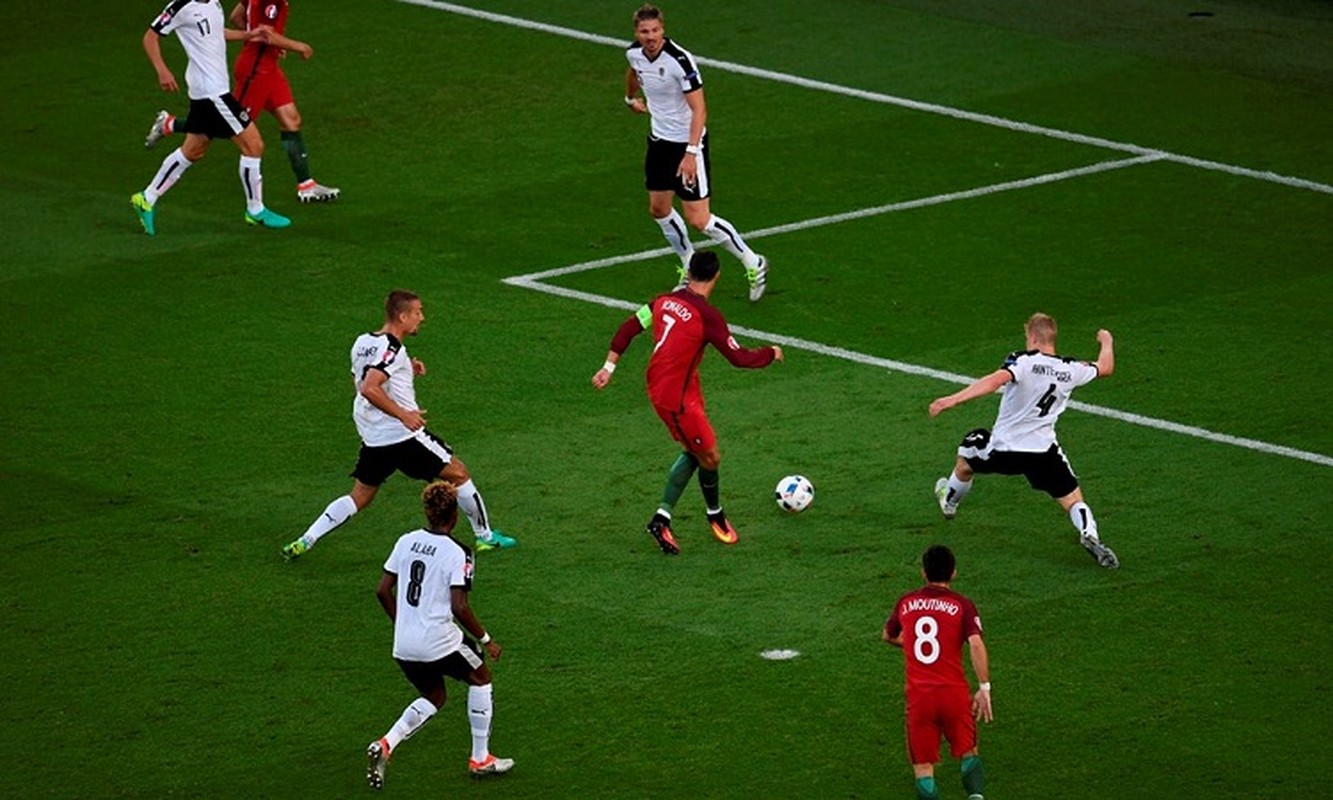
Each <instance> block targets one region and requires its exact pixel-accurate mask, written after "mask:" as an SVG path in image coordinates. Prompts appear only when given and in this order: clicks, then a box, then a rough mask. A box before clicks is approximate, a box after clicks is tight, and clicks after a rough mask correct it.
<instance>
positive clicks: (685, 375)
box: [611, 289, 775, 408]
mask: <svg viewBox="0 0 1333 800" xmlns="http://www.w3.org/2000/svg"><path fill="white" fill-rule="evenodd" d="M650 327H651V328H652V331H653V355H652V357H651V358H650V359H649V361H648V397H649V398H650V399H651V400H652V403H653V405H655V406H658V407H660V408H681V407H683V406H684V405H685V400H686V399H687V398H690V399H696V398H700V397H701V396H702V390H701V389H700V387H699V362H700V361H701V360H703V357H704V348H705V347H706V346H707V345H710V344H711V345H712V346H713V347H714V348H716V349H717V351H718V352H719V353H721V354H722V355H723V356H724V357H726V359H727V360H728V361H730V362H731V363H732V364H733V365H735V366H737V367H743V368H747V369H758V368H760V367H766V366H768V365H769V364H771V363H773V358H774V356H775V354H774V352H773V348H771V347H741V346H740V345H739V344H737V343H736V340H735V339H734V338H732V335H731V329H730V328H728V327H727V321H726V320H725V319H723V317H722V312H721V311H718V310H717V309H716V308H714V307H713V306H712V305H711V304H709V302H708V301H707V300H705V299H704V298H703V297H701V296H699V295H697V294H695V293H694V292H692V291H690V290H689V289H677V290H676V291H674V292H671V293H670V294H664V295H660V296H658V297H657V298H656V299H654V300H653V301H652V302H651V303H649V304H648V305H646V306H643V307H642V308H640V309H639V310H638V312H637V313H635V315H634V316H632V317H630V318H629V319H627V320H625V322H624V324H622V325H621V326H620V330H618V331H616V335H615V337H614V338H612V340H611V349H612V350H613V351H615V352H617V353H624V352H625V349H626V348H628V347H629V345H630V342H631V340H633V338H634V337H635V336H637V335H639V334H640V333H642V332H643V331H645V330H647V329H648V328H650Z"/></svg>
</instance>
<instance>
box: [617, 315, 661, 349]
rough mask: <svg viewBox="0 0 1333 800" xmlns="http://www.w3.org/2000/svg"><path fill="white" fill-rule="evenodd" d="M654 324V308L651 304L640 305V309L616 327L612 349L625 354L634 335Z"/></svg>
mask: <svg viewBox="0 0 1333 800" xmlns="http://www.w3.org/2000/svg"><path fill="white" fill-rule="evenodd" d="M652 324H653V309H652V308H651V307H650V306H640V307H639V310H638V311H635V312H634V313H633V314H631V315H630V317H629V319H627V320H625V321H624V322H622V323H620V327H619V328H618V329H616V335H615V336H612V337H611V351H612V352H614V353H616V354H617V355H623V354H624V352H625V351H626V350H628V349H629V346H630V343H631V342H633V341H634V337H635V336H638V335H639V334H641V333H643V332H644V331H645V330H647V329H648V327H649V326H651V325H652Z"/></svg>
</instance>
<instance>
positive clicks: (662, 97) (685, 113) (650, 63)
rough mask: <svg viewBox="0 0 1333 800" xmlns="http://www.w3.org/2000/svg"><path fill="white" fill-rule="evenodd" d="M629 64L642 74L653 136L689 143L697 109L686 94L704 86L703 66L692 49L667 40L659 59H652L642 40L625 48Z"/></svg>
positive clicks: (637, 72)
mask: <svg viewBox="0 0 1333 800" xmlns="http://www.w3.org/2000/svg"><path fill="white" fill-rule="evenodd" d="M625 57H626V58H627V59H629V65H630V67H631V68H632V69H633V70H634V72H635V73H636V74H638V76H639V85H640V86H642V87H643V96H644V98H645V99H646V100H647V101H648V113H649V114H651V115H652V132H653V137H654V138H657V139H665V140H666V141H668V142H689V140H690V120H692V119H693V118H694V112H692V111H690V106H689V104H688V103H686V102H685V95H687V94H689V93H690V92H693V91H697V90H699V89H700V88H702V87H703V85H704V79H703V76H701V75H700V74H699V65H698V64H696V63H695V61H694V55H693V54H691V53H690V51H688V50H686V49H685V48H683V47H681V46H680V45H678V44H676V43H675V42H673V41H671V40H670V39H666V40H665V41H664V43H663V44H662V49H661V51H659V52H658V54H657V58H652V59H650V58H648V56H646V55H644V53H643V46H642V45H640V44H639V43H638V42H635V43H633V44H631V45H630V46H629V47H628V48H626V50H625Z"/></svg>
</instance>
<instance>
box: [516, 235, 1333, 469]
mask: <svg viewBox="0 0 1333 800" xmlns="http://www.w3.org/2000/svg"><path fill="white" fill-rule="evenodd" d="M670 252H671V251H670V250H669V249H668V248H662V249H660V250H650V251H645V252H643V253H635V254H633V255H632V256H628V257H622V258H619V259H604V260H603V262H608V263H603V262H588V264H597V265H598V266H610V265H611V264H612V263H615V264H623V263H626V262H628V261H638V260H643V259H645V258H652V257H656V256H662V255H667V254H668V253H670ZM578 266H580V267H582V268H584V269H594V268H596V267H592V266H588V265H586V264H585V265H578ZM575 271H578V270H575ZM504 282H505V283H507V284H509V285H511V286H519V287H522V288H525V289H533V290H536V291H539V292H545V293H546V294H552V295H555V296H556V297H564V298H567V299H570V300H579V301H582V302H585V303H595V304H598V305H603V306H607V307H609V308H619V309H623V310H625V311H633V310H635V309H637V308H638V307H639V306H641V305H642V303H632V302H630V301H628V300H619V299H616V298H614V297H606V296H603V295H599V294H592V293H590V292H580V291H576V290H574V289H566V288H564V287H562V286H551V285H550V284H546V283H542V282H540V281H539V280H537V279H535V278H534V277H533V276H531V275H516V276H514V277H512V278H506V279H505V281H504ZM731 330H732V333H737V334H740V335H742V336H747V337H750V338H751V339H755V340H757V341H761V342H765V343H770V344H780V345H782V346H783V347H785V348H789V349H795V350H805V351H808V352H811V353H817V354H819V355H822V356H828V357H830V358H841V359H844V360H846V361H851V362H853V363H856V364H862V365H865V366H869V367H878V368H880V369H885V370H889V371H891V372H902V373H905V374H907V375H917V376H920V377H923V378H935V379H937V380H942V381H947V382H949V383H956V384H961V385H964V386H966V385H968V384H970V383H972V381H973V380H975V378H969V377H968V376H966V375H959V374H957V373H953V372H945V371H944V370H938V369H933V368H931V367H923V366H921V365H919V364H909V363H907V362H905V361H894V360H893V359H890V358H880V357H878V356H871V355H866V354H865V353H858V352H856V351H854V350H848V349H846V348H843V347H834V346H833V345H827V344H822V343H820V342H812V341H810V340H808V339H798V338H797V337H795V336H787V335H784V334H781V333H769V332H768V331H761V330H758V329H756V328H747V327H742V326H732V328H731ZM1069 407H1070V408H1075V409H1078V410H1079V411H1085V412H1087V413H1089V414H1096V415H1097V416H1101V417H1109V418H1111V419H1115V420H1119V421H1121V422H1128V423H1130V424H1132V425H1140V426H1142V427H1145V428H1154V429H1156V430H1161V431H1168V432H1170V433H1176V434H1181V435H1183V436H1192V437H1194V438H1196V439H1204V440H1207V441H1210V442H1216V443H1219V444H1229V445H1233V446H1235V447H1243V448H1245V449H1247V450H1255V451H1258V452H1260V453H1269V454H1272V455H1278V456H1285V457H1287V458H1295V459H1299V460H1301V461H1309V462H1311V463H1314V464H1320V465H1323V466H1325V467H1333V458H1330V457H1329V456H1326V455H1322V454H1320V453H1310V452H1306V451H1304V450H1297V449H1295V448H1292V447H1284V446H1282V445H1276V444H1269V443H1268V442H1261V441H1258V440H1256V439H1245V438H1242V437H1239V436H1232V435H1230V434H1226V433H1216V432H1214V431H1210V430H1206V429H1204V428H1198V427H1195V426H1193V425H1181V424H1180V423H1178V422H1171V421H1169V420H1164V419H1155V418H1153V417H1145V416H1143V415H1141V414H1133V413H1130V412H1128V411H1119V410H1116V409H1114V408H1105V407H1103V406H1095V405H1091V404H1088V403H1080V402H1078V401H1071V402H1070V403H1069Z"/></svg>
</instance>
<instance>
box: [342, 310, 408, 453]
mask: <svg viewBox="0 0 1333 800" xmlns="http://www.w3.org/2000/svg"><path fill="white" fill-rule="evenodd" d="M351 355H352V380H353V381H355V382H356V398H355V399H354V400H353V401H352V419H353V421H355V422H356V430H357V433H359V434H361V441H362V442H365V443H366V444H367V445H370V446H371V447H383V446H385V445H390V444H397V443H398V442H403V441H407V440H408V439H410V438H412V431H410V430H409V429H408V427H407V426H406V425H404V424H403V423H401V422H399V421H398V418H397V417H394V416H392V415H390V414H386V413H385V412H383V411H381V410H380V409H379V408H377V407H376V406H375V404H374V403H372V402H370V401H369V400H367V399H366V398H364V397H362V396H361V383H362V382H363V381H364V380H365V379H366V375H367V374H368V373H369V372H370V371H371V370H378V371H379V372H383V373H384V374H385V375H386V376H387V379H386V380H385V381H384V383H383V384H382V386H383V387H384V391H385V392H387V393H388V395H389V397H390V398H391V399H392V400H393V401H394V402H395V403H397V404H398V405H400V406H402V407H403V408H405V409H408V410H409V411H419V410H420V408H419V407H418V406H417V392H416V387H415V386H414V384H413V373H412V359H411V357H409V356H408V355H407V348H406V347H405V346H404V345H403V343H402V342H401V341H399V340H398V339H397V337H394V336H391V335H389V334H387V333H363V334H361V335H360V336H358V337H357V338H356V341H355V342H354V343H353V344H352V354H351Z"/></svg>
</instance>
